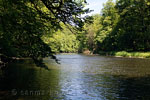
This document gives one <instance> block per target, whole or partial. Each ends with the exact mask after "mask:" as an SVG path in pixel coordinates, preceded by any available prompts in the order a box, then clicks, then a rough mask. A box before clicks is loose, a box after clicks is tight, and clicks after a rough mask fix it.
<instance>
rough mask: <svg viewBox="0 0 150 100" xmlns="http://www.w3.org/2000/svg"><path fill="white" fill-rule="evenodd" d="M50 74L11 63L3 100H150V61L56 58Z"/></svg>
mask: <svg viewBox="0 0 150 100" xmlns="http://www.w3.org/2000/svg"><path fill="white" fill-rule="evenodd" d="M57 57H58V59H59V60H60V63H61V64H60V65H59V64H56V63H55V62H54V61H53V60H51V59H49V58H45V60H44V62H45V63H46V65H47V66H48V67H49V69H50V70H45V69H42V68H39V67H36V66H35V65H34V64H33V62H32V61H31V60H29V59H28V60H23V61H18V62H15V63H11V64H10V65H9V67H7V69H6V70H7V72H5V71H3V76H2V75H1V77H2V78H0V100H150V96H149V94H150V59H130V58H114V57H102V56H85V55H78V54H71V55H69V54H67V55H57Z"/></svg>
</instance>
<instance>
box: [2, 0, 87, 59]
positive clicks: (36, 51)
mask: <svg viewBox="0 0 150 100" xmlns="http://www.w3.org/2000/svg"><path fill="white" fill-rule="evenodd" d="M85 4H86V2H85V1H84V0H0V22H1V24H0V44H1V45H0V55H5V56H6V57H31V58H33V59H34V61H36V62H37V61H42V60H41V58H44V57H47V56H52V57H53V52H52V50H51V48H50V47H49V45H47V44H46V43H45V42H44V41H43V40H42V39H41V38H42V37H43V35H48V34H49V35H50V36H51V35H52V34H50V33H53V32H54V31H56V30H57V29H61V25H60V24H59V23H60V22H63V23H65V24H70V25H74V26H75V27H77V28H79V27H80V26H82V25H83V22H82V21H83V19H82V18H81V16H80V15H81V14H84V13H87V12H88V11H89V10H88V9H83V8H84V6H85ZM68 38H72V37H71V36H70V37H68ZM73 38H74V37H73ZM73 48H74V47H73ZM69 49H70V48H69ZM53 58H54V57H53Z"/></svg>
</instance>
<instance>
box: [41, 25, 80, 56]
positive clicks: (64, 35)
mask: <svg viewBox="0 0 150 100" xmlns="http://www.w3.org/2000/svg"><path fill="white" fill-rule="evenodd" d="M61 26H62V29H61V30H58V31H56V32H55V33H54V34H53V36H51V37H43V40H44V41H45V42H46V43H47V44H48V45H49V46H50V48H51V49H52V51H53V52H57V53H58V52H63V53H70V52H71V53H74V52H78V48H79V41H78V40H77V39H76V35H75V34H73V33H72V32H71V31H70V30H69V29H68V27H67V26H65V25H63V24H61Z"/></svg>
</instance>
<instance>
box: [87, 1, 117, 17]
mask: <svg viewBox="0 0 150 100" xmlns="http://www.w3.org/2000/svg"><path fill="white" fill-rule="evenodd" d="M86 1H87V2H88V4H89V5H87V6H86V8H90V10H94V11H93V12H91V13H90V14H88V15H92V14H97V13H98V14H100V11H101V9H102V8H103V4H104V3H106V2H107V1H108V0H86ZM113 1H115V0H113Z"/></svg>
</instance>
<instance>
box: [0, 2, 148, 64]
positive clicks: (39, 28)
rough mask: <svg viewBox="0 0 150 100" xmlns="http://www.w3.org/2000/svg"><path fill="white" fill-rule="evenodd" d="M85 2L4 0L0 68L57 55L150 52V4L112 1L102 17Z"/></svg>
mask: <svg viewBox="0 0 150 100" xmlns="http://www.w3.org/2000/svg"><path fill="white" fill-rule="evenodd" d="M86 5H87V2H86V1H85V0H0V23H1V24H0V57H1V59H0V63H2V62H6V60H8V59H9V58H10V59H11V58H12V57H18V58H21V57H31V58H32V59H33V60H34V61H35V62H36V61H40V60H41V58H44V57H47V56H51V57H52V58H55V57H54V56H53V54H55V53H59V52H60V53H69V52H76V53H77V52H79V53H82V52H84V51H89V52H90V53H92V54H93V53H100V52H101V51H107V52H110V51H127V52H135V51H142V52H146V51H149V50H150V1H149V0H117V1H116V2H113V1H112V0H108V1H107V2H106V3H105V4H104V6H103V9H102V11H101V12H100V13H99V14H96V15H92V16H85V17H82V15H83V14H86V13H89V12H90V10H89V9H85V8H84V7H85V6H86Z"/></svg>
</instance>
